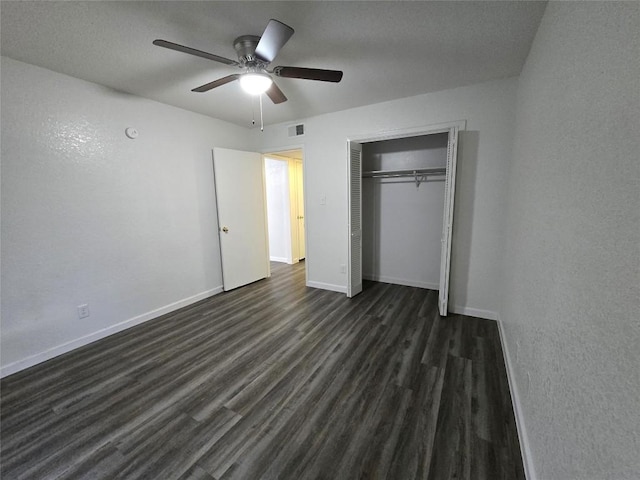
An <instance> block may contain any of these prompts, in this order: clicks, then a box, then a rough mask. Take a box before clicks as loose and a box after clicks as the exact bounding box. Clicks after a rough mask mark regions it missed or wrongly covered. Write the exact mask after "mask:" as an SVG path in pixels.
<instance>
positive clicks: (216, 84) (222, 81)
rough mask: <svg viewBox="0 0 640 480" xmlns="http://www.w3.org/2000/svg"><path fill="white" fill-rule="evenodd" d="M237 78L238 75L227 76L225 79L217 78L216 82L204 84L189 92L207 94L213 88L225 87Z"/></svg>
mask: <svg viewBox="0 0 640 480" xmlns="http://www.w3.org/2000/svg"><path fill="white" fill-rule="evenodd" d="M238 78H240V74H233V75H227V76H226V77H222V78H219V79H218V80H214V81H213V82H209V83H205V84H204V85H201V86H199V87H197V88H194V89H193V90H191V91H192V92H198V93H203V92H208V91H209V90H211V89H213V88H216V87H219V86H220V85H225V84H227V83H229V82H233V81H234V80H237V79H238Z"/></svg>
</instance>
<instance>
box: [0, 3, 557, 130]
mask: <svg viewBox="0 0 640 480" xmlns="http://www.w3.org/2000/svg"><path fill="white" fill-rule="evenodd" d="M545 5H546V3H545V2H526V1H499V2H485V1H475V2H453V1H450V2H431V1H429V2H423V1H412V2H375V1H364V2H355V1H347V2H342V1H333V2H316V1H306V2H269V1H266V2H242V1H235V2H212V1H209V2H187V1H166V2H164V1H151V2H141V1H130V2H125V1H122V2H108V1H96V2H77V1H71V2H66V1H63V2H57V1H42V2H40V1H35V2H24V1H6V0H3V1H2V2H1V3H0V16H1V30H0V35H1V37H0V38H1V42H0V45H1V49H2V55H5V56H8V57H11V58H14V59H16V60H21V61H24V62H27V63H32V64H35V65H39V66H42V67H46V68H49V69H51V70H54V71H57V72H61V73H65V74H67V75H71V76H74V77H78V78H82V79H84V80H89V81H91V82H96V83H99V84H102V85H105V86H108V87H112V88H114V89H117V90H121V91H124V92H129V93H132V94H136V95H139V96H142V97H147V98H151V99H154V100H157V101H160V102H163V103H167V104H170V105H175V106H178V107H182V108H185V109H187V110H192V111H194V112H199V113H202V114H205V115H209V116H212V117H215V118H220V119H223V120H227V121H229V122H233V123H236V124H238V125H243V126H250V125H251V117H252V108H255V106H256V102H255V100H252V99H251V97H249V96H248V95H246V94H244V93H243V92H242V91H241V90H240V87H239V85H238V82H234V83H232V84H228V85H224V86H222V87H219V88H216V89H214V90H212V91H210V92H208V93H192V92H191V91H190V90H191V89H192V88H194V87H197V86H199V85H202V84H204V83H207V82H209V81H212V80H215V79H217V78H219V77H223V76H225V75H228V74H230V73H237V72H239V70H238V69H236V68H235V67H229V66H226V65H223V64H218V63H215V62H212V61H208V60H205V59H202V58H198V57H193V56H190V55H186V54H181V53H178V52H174V51H171V50H167V49H164V48H160V47H156V46H154V45H152V43H151V42H152V41H153V40H155V39H156V38H162V39H165V40H169V41H172V42H176V43H180V44H183V45H187V46H189V47H193V48H196V49H199V50H205V51H208V52H211V53H215V54H217V55H221V56H224V57H227V58H231V59H236V58H237V57H236V55H235V51H234V50H233V40H234V39H235V38H236V37H237V36H239V35H248V34H251V35H260V34H261V33H262V31H263V30H264V27H265V26H266V24H267V22H268V21H269V19H270V18H276V19H278V20H280V21H282V22H284V23H286V24H288V25H290V26H292V27H293V28H294V29H295V34H294V35H293V37H292V38H291V40H289V42H288V43H287V44H286V45H285V46H284V48H283V49H282V50H281V51H280V54H279V55H278V57H277V58H276V59H275V61H274V62H273V63H272V66H276V65H288V66H299V67H311V68H330V69H336V70H342V71H344V78H343V80H342V82H341V83H338V84H334V83H325V82H314V81H309V80H297V79H288V78H278V79H277V83H278V85H279V86H280V88H281V89H282V90H283V91H284V93H285V94H286V96H287V97H288V98H289V101H288V102H285V103H283V104H280V105H273V104H271V102H270V101H269V100H268V99H266V98H265V102H264V106H265V112H264V116H265V123H268V124H269V123H277V122H284V121H291V120H295V119H300V118H304V117H308V116H313V115H318V114H321V113H326V112H332V111H338V110H344V109H346V108H351V107H356V106H361V105H368V104H372V103H377V102H382V101H386V100H392V99H395V98H402V97H409V96H413V95H418V94H422V93H427V92H433V91H437V90H443V89H447V88H453V87H457V86H462V85H470V84H473V83H478V82H482V81H487V80H491V79H496V78H502V77H508V76H513V75H518V74H519V73H520V70H521V68H522V65H523V64H524V61H525V58H526V56H527V54H528V52H529V48H530V46H531V43H532V41H533V37H534V35H535V32H536V30H537V28H538V24H539V22H540V19H541V17H542V13H543V10H544V8H545Z"/></svg>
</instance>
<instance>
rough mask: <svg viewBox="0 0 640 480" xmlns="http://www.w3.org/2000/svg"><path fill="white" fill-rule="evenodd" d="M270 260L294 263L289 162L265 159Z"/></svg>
mask: <svg viewBox="0 0 640 480" xmlns="http://www.w3.org/2000/svg"><path fill="white" fill-rule="evenodd" d="M265 183H266V190H267V220H268V222H269V258H270V259H271V261H273V262H287V263H292V258H291V206H290V203H289V162H288V161H286V160H276V159H274V158H265Z"/></svg>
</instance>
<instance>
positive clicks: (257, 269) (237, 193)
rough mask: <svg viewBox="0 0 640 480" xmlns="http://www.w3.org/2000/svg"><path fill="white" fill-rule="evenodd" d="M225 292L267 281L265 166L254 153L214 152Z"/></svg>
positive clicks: (219, 150)
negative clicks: (257, 281)
mask: <svg viewBox="0 0 640 480" xmlns="http://www.w3.org/2000/svg"><path fill="white" fill-rule="evenodd" d="M213 166H214V174H215V186H216V202H217V206H218V228H219V235H220V256H221V259H222V279H223V288H224V290H225V291H227V290H231V289H233V288H237V287H240V286H242V285H246V284H248V283H251V282H255V281H256V280H260V279H262V278H265V277H268V276H269V274H270V272H269V248H268V232H267V222H266V201H265V183H264V164H263V161H262V156H261V155H260V154H259V153H255V152H243V151H239V150H229V149H226V148H214V149H213Z"/></svg>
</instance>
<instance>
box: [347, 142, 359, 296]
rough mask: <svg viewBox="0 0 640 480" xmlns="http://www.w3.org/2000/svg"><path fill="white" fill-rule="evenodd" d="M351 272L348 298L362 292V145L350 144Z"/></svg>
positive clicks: (349, 272) (349, 274)
mask: <svg viewBox="0 0 640 480" xmlns="http://www.w3.org/2000/svg"><path fill="white" fill-rule="evenodd" d="M348 149H349V150H348V162H347V163H348V174H347V176H348V179H349V186H348V187H349V188H348V190H349V270H348V279H347V296H348V297H353V296H355V295H357V294H358V293H360V292H362V145H361V144H359V143H356V142H349V144H348Z"/></svg>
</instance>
